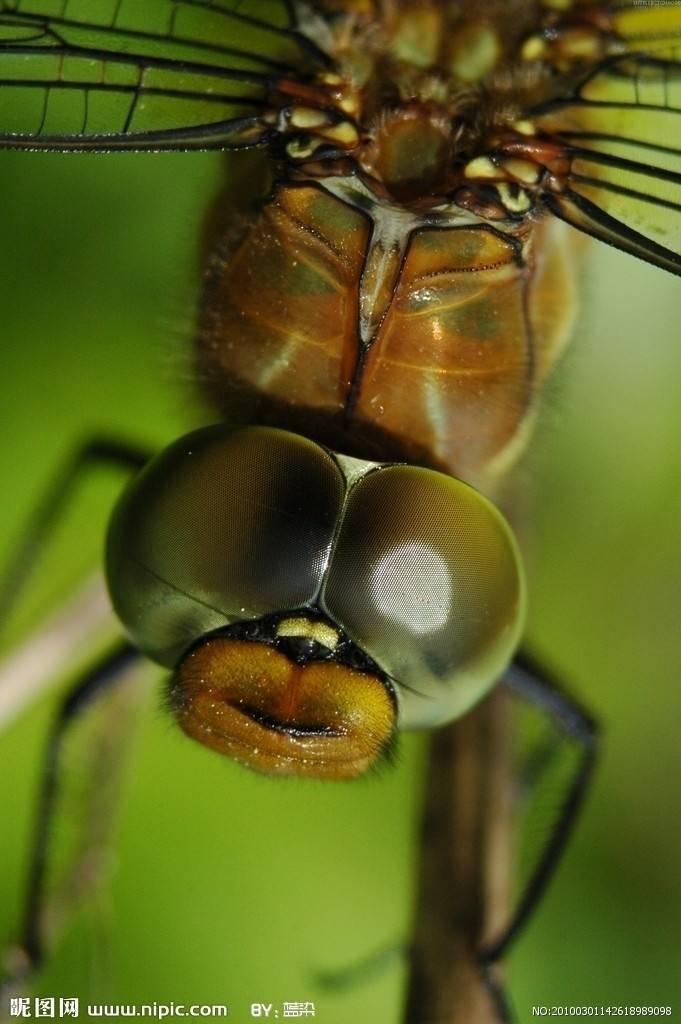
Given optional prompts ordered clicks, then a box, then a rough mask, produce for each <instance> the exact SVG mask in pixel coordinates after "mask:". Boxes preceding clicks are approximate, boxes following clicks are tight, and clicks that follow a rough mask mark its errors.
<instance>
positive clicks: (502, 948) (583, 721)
mask: <svg viewBox="0 0 681 1024" xmlns="http://www.w3.org/2000/svg"><path fill="white" fill-rule="evenodd" d="M502 685H503V686H504V687H505V688H506V689H508V690H509V691H511V692H512V693H513V694H515V695H516V696H517V697H519V698H520V699H521V700H524V701H526V702H527V703H529V704H532V705H533V706H534V707H536V708H538V709H539V710H540V711H542V712H543V713H544V714H545V715H547V716H548V717H549V718H550V719H551V720H552V722H553V723H554V725H555V726H556V727H557V728H558V730H559V731H560V732H561V733H562V734H563V735H564V736H565V737H566V738H567V739H569V740H572V741H573V742H574V743H576V744H577V745H578V746H579V750H580V753H579V760H578V763H577V765H576V767H575V770H574V774H573V777H572V779H571V782H570V785H569V787H568V790H567V793H566V796H565V800H564V802H563V804H562V807H561V808H560V811H559V815H558V819H557V821H556V823H555V825H554V827H553V831H552V833H551V836H550V837H549V839H548V841H547V843H546V846H545V847H544V849H543V850H542V852H541V855H540V857H539V860H538V862H537V865H536V867H535V869H534V871H533V873H532V875H531V876H530V879H529V881H528V883H527V885H526V887H525V889H524V891H523V893H522V896H521V898H520V900H519V902H518V905H517V906H516V907H515V910H514V911H513V914H512V915H511V918H510V921H509V923H508V925H507V926H506V928H505V929H504V931H503V932H502V933H501V934H500V935H498V936H497V937H496V938H495V939H494V940H493V941H492V942H491V943H489V944H488V945H487V946H486V947H485V948H484V949H483V950H482V952H481V954H480V960H481V964H482V968H483V971H484V974H485V977H486V978H487V979H488V982H489V983H490V984H492V986H493V985H494V979H493V965H494V964H495V963H496V962H498V961H499V960H500V959H501V958H502V957H503V956H504V955H505V954H506V953H507V951H508V949H509V947H510V946H511V945H512V944H513V942H514V941H515V939H516V938H517V937H518V935H519V934H520V932H521V931H522V929H523V927H524V926H525V925H526V923H527V921H528V920H529V918H530V917H531V916H532V914H533V912H534V910H535V909H536V908H537V906H538V905H539V903H540V902H541V898H542V896H543V894H544V891H545V889H546V887H547V885H548V883H549V882H550V880H551V878H552V876H553V873H554V871H555V870H556V868H557V866H558V863H559V861H560V858H561V856H562V854H563V851H564V850H565V847H566V845H567V843H568V840H569V838H570V835H571V834H572V831H573V828H574V826H575V822H576V820H577V816H578V814H579V811H580V808H581V806H582V803H583V801H584V797H585V795H586V792H587V790H588V787H589V783H590V781H591V777H592V774H593V769H594V766H595V763H596V755H597V751H598V736H599V730H598V726H597V724H596V722H595V721H594V719H593V718H592V717H591V716H590V715H589V714H588V713H587V712H586V711H585V710H584V709H583V708H582V707H581V706H580V705H579V704H578V703H577V702H576V701H575V700H574V699H573V698H572V697H569V696H568V695H567V694H566V693H564V692H563V691H562V689H561V688H560V687H559V686H558V685H556V684H555V683H554V682H553V680H552V679H551V678H550V677H549V676H548V675H547V673H546V672H545V671H544V669H542V668H540V667H539V666H538V665H537V664H536V663H535V662H534V661H533V660H532V658H530V657H529V656H527V655H525V654H521V655H519V656H518V657H517V658H516V660H515V661H514V662H513V664H512V665H511V667H510V668H509V670H508V671H507V673H506V675H505V676H504V679H503V681H502Z"/></svg>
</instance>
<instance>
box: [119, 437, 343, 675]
mask: <svg viewBox="0 0 681 1024" xmlns="http://www.w3.org/2000/svg"><path fill="white" fill-rule="evenodd" d="M343 494H344V483H343V479H342V477H341V474H340V471H339V469H338V467H337V466H336V464H335V462H334V461H333V459H332V458H331V456H330V455H328V454H327V452H326V451H325V450H324V449H323V448H320V447H319V446H318V445H316V444H314V443H312V442H311V441H307V440H306V439H305V438H302V437H298V436H297V435H295V434H289V433H287V432H285V431H281V430H273V429H268V428H264V427H251V428H246V429H242V430H232V429H229V428H227V427H224V426H219V427H209V428H207V429H204V430H200V431H196V432H195V433H192V434H189V435H187V436H186V437H184V438H182V439H181V440H180V441H178V442H177V443H175V444H173V445H171V446H170V447H169V448H167V449H166V450H165V451H164V452H162V453H161V454H160V455H159V456H158V457H157V458H155V459H154V460H153V461H152V462H151V463H149V465H148V466H147V467H146V468H145V469H144V470H143V472H142V473H141V474H140V476H139V477H138V478H137V479H136V480H134V481H133V483H132V485H131V486H130V488H129V489H128V490H127V491H126V492H125V493H124V495H123V497H122V498H121V500H120V502H119V504H118V506H117V508H116V510H115V512H114V515H113V518H112V521H111V526H110V528H109V536H108V541H107V579H108V584H109V590H110V593H111V598H112V601H113V604H114V608H115V609H116V612H117V613H118V615H119V617H120V619H121V621H122V622H123V624H124V625H125V626H126V628H127V629H128V632H129V633H130V635H131V636H132V638H133V640H134V641H135V643H136V644H137V645H138V646H139V647H140V648H141V650H143V651H144V652H145V653H147V654H148V655H149V656H150V657H152V658H154V659H155V660H156V661H159V662H161V664H164V665H173V666H174V665H175V664H176V663H177V661H178V659H179V657H180V656H181V655H182V654H183V653H184V652H185V651H186V650H187V648H188V647H189V646H191V644H192V643H193V642H194V641H195V640H196V639H197V638H198V637H200V636H202V635H204V634H205V633H207V632H210V631H211V630H213V629H216V628H218V627H220V626H224V625H227V624H229V623H231V622H233V621H235V620H237V619H253V618H259V617H261V616H263V615H267V614H269V613H271V612H275V611H280V610H282V609H287V608H298V607H300V606H301V605H305V604H307V603H309V602H312V601H314V599H315V597H316V595H317V593H318V590H319V587H320V585H321V581H322V578H323V575H324V571H325V569H326V566H327V562H328V556H329V550H330V546H331V539H332V536H333V533H334V528H335V524H336V521H337V518H338V515H339V514H340V509H341V507H342V502H343Z"/></svg>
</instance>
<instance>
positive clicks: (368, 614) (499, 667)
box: [323, 466, 523, 728]
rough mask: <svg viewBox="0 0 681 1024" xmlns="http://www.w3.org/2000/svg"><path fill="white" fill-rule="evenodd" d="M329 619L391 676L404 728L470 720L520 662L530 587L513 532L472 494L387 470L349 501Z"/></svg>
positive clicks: (334, 565)
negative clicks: (514, 661) (514, 660)
mask: <svg viewBox="0 0 681 1024" xmlns="http://www.w3.org/2000/svg"><path fill="white" fill-rule="evenodd" d="M323 603H324V607H325V608H326V610H327V612H328V614H329V615H330V616H331V617H332V618H333V619H335V621H336V622H338V623H339V624H340V625H341V626H342V627H343V629H345V631H346V632H347V633H348V635H349V636H350V637H351V638H352V639H353V640H354V641H355V643H357V644H358V645H359V646H360V647H362V648H363V649H364V650H365V651H367V653H368V654H369V655H370V656H371V657H372V658H374V660H375V661H376V662H377V663H378V664H379V665H380V666H381V668H383V669H384V670H385V671H386V672H388V673H389V674H390V676H391V677H392V678H393V681H394V683H395V685H396V687H397V693H398V700H399V705H400V711H399V724H400V727H402V728H405V727H407V728H409V727H427V726H432V725H436V724H439V723H442V722H446V721H450V720H452V719H454V718H456V717H458V716H459V715H461V714H463V713H464V712H465V711H466V710H467V709H468V708H469V707H470V706H471V705H472V704H474V703H475V702H476V701H478V700H479V699H480V698H481V697H482V696H483V695H484V694H485V693H486V692H487V690H489V689H490V688H491V687H492V686H493V685H494V683H495V682H496V681H497V679H498V677H499V675H500V674H501V673H502V672H503V670H504V668H505V667H506V665H507V664H508V662H509V661H510V659H511V657H512V656H513V652H514V650H515V647H516V645H517V642H518V638H519V634H520V630H521V628H522V619H523V581H522V572H521V567H520V561H519V555H518V551H517V548H516V544H515V541H514V538H513V535H512V533H511V530H510V527H509V526H508V524H507V523H506V521H505V520H504V518H503V517H502V515H501V514H500V512H498V510H497V509H496V508H495V507H494V506H493V505H492V504H491V502H489V501H488V500H487V499H486V498H484V497H483V496H482V495H481V494H479V493H478V492H477V491H475V490H473V488H471V487H468V486H467V485H466V484H464V483H462V482H461V481H459V480H455V479H452V478H451V477H448V476H445V475H444V474H441V473H435V472H433V471H431V470H426V469H418V468H414V467H408V466H386V467H385V468H381V469H378V470H375V471H373V472H371V473H369V474H367V475H366V476H364V477H362V478H361V479H360V480H359V482H358V483H356V484H355V486H354V487H353V488H352V490H351V492H350V495H349V497H348V501H347V506H346V511H345V514H344V517H343V522H342V526H341V530H340V535H339V538H338V541H337V544H336V547H335V549H334V553H333V557H332V561H331V565H330V567H329V572H328V576H327V580H326V584H325V589H324V594H323Z"/></svg>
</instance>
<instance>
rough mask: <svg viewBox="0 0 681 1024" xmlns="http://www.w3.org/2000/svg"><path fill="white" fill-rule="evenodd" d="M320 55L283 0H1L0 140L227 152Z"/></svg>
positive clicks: (261, 139) (260, 137) (32, 145)
mask: <svg viewBox="0 0 681 1024" xmlns="http://www.w3.org/2000/svg"><path fill="white" fill-rule="evenodd" d="M321 59H322V57H321V54H318V53H317V51H316V50H315V48H314V46H313V44H311V43H310V42H309V41H308V40H307V39H306V38H305V36H303V35H302V34H301V33H300V32H299V31H298V30H297V28H296V27H295V25H294V24H293V22H292V18H291V16H290V14H289V11H288V8H287V6H286V3H285V0H244V2H242V3H239V0H144V2H140V0H11V2H9V0H5V2H1V0H0V146H2V147H10V148H24V149H56V150H79V151H83V150H95V151H96V150H100V151H102V150H103V151H110V150H118V149H122V150H144V149H152V150H162V149H233V148H242V147H245V146H252V145H258V144H263V143H265V142H267V141H268V138H269V131H270V124H269V122H268V118H267V110H268V102H267V99H268V95H269V92H270V90H271V89H272V88H273V86H274V85H275V83H276V82H277V81H278V80H280V79H281V78H282V77H284V76H285V75H286V74H287V73H290V72H293V71H295V72H296V73H297V74H299V73H300V72H301V70H302V71H304V70H305V69H306V67H308V66H310V65H311V64H315V63H318V62H319V61H320V60H321Z"/></svg>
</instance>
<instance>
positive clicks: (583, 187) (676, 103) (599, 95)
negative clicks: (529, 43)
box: [534, 40, 681, 274]
mask: <svg viewBox="0 0 681 1024" xmlns="http://www.w3.org/2000/svg"><path fill="white" fill-rule="evenodd" d="M534 116H535V118H536V121H537V122H538V124H539V125H540V126H541V127H542V128H543V129H544V130H545V131H547V132H549V133H550V134H551V135H553V136H554V137H558V138H559V139H560V140H561V141H562V142H563V143H564V144H565V155H566V156H567V157H568V160H569V171H568V174H567V187H566V188H565V189H564V190H563V191H561V192H550V193H548V194H547V196H546V197H545V198H546V203H547V205H548V206H549V208H550V209H551V210H552V211H553V212H554V213H555V214H556V215H557V216H558V217H561V218H562V219H563V220H566V221H568V222H569V223H571V224H573V225H574V226H575V227H577V228H580V229H581V230H582V231H585V232H587V233H588V234H590V235H594V236H595V237H597V238H600V239H601V240H603V241H605V242H609V243H610V244H611V245H614V246H616V247H617V248H620V249H624V250H625V251H626V252H630V253H632V254H633V255H635V256H639V257H640V258H642V259H645V260H647V261H649V262H650V263H654V264H656V265H657V266H660V267H663V268H665V269H666V270H670V271H672V272H673V273H677V274H681V45H678V46H674V45H670V44H669V41H668V40H667V41H664V43H660V46H659V47H658V48H657V49H655V50H654V56H653V55H651V54H650V53H646V54H625V55H622V56H617V57H616V58H612V59H610V60H608V61H607V62H606V63H605V64H602V65H600V66H599V68H598V69H597V70H596V71H595V72H592V73H591V74H590V75H589V76H588V77H587V78H586V79H585V80H583V81H582V82H581V83H580V85H579V86H578V88H577V89H576V90H575V91H574V92H573V93H572V95H570V96H568V97H566V98H561V99H558V100H553V101H551V102H550V103H549V104H545V105H544V106H542V107H541V108H539V109H538V110H536V111H535V112H534Z"/></svg>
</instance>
